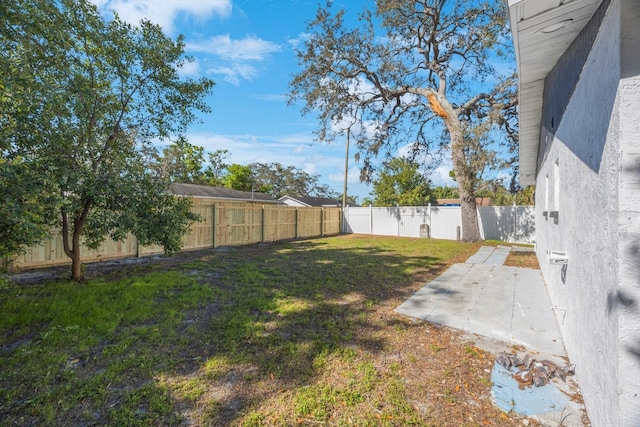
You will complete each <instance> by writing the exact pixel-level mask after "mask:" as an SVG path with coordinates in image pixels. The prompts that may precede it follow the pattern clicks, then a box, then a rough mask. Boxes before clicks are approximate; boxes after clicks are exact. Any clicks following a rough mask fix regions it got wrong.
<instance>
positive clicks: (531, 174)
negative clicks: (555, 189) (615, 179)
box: [506, 0, 603, 185]
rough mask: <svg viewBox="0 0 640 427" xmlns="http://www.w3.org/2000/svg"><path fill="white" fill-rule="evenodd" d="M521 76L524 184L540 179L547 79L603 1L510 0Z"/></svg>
mask: <svg viewBox="0 0 640 427" xmlns="http://www.w3.org/2000/svg"><path fill="white" fill-rule="evenodd" d="M506 1H507V3H508V6H509V18H510V22H511V32H512V34H513V44H514V46H515V51H516V59H517V62H518V75H519V78H520V101H519V106H518V108H519V116H520V154H519V156H520V184H521V185H533V184H535V179H536V169H537V159H538V145H539V143H540V123H541V118H542V95H543V92H544V80H545V77H546V76H547V74H549V71H551V69H552V68H553V67H554V65H555V64H556V63H557V62H558V59H560V57H561V56H562V54H563V53H564V52H565V51H566V50H567V48H568V47H569V45H571V43H572V42H573V41H574V40H575V39H576V37H577V36H578V34H580V32H581V31H582V29H583V28H584V27H585V26H586V24H587V23H588V22H589V20H590V19H591V17H592V16H593V14H594V13H595V11H596V10H597V8H598V6H600V4H601V3H602V1H603V0H573V1H566V0H506Z"/></svg>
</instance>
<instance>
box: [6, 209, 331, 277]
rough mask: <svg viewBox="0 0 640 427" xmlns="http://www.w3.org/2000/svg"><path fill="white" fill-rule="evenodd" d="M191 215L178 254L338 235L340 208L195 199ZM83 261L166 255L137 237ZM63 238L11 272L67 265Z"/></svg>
mask: <svg viewBox="0 0 640 427" xmlns="http://www.w3.org/2000/svg"><path fill="white" fill-rule="evenodd" d="M192 209H193V211H194V212H195V213H197V214H198V215H200V221H197V222H194V223H193V224H192V225H191V227H190V229H189V231H188V232H187V233H186V234H185V235H184V237H183V238H182V243H183V247H182V250H194V249H204V248H211V247H214V248H215V247H218V246H237V245H247V244H252V243H260V242H274V241H278V240H289V239H304V238H309V237H320V236H326V235H335V234H339V233H340V229H341V220H342V212H341V209H340V208H337V207H336V208H319V207H318V208H316V207H310V208H307V207H291V206H284V205H260V204H257V203H251V202H244V203H243V202H219V201H216V200H215V199H206V198H196V197H194V198H193V208H192ZM80 252H81V258H82V261H83V262H93V261H101V260H107V259H115V258H128V257H141V256H146V255H155V254H160V253H163V252H164V249H163V248H162V246H142V245H139V244H138V240H137V239H136V237H135V236H133V235H129V236H128V237H127V239H125V240H124V241H122V242H115V241H113V240H111V239H106V240H105V241H104V242H103V243H102V244H101V245H100V246H99V247H98V248H97V249H89V248H87V247H85V246H83V247H81V250H80ZM70 262H71V261H70V259H69V258H68V257H67V256H66V255H65V253H64V250H63V248H62V237H61V236H60V235H59V234H54V235H53V236H52V237H51V238H50V239H47V240H46V241H43V242H42V243H41V244H40V245H38V246H33V247H31V248H29V249H27V251H26V252H25V253H24V254H22V255H19V256H17V257H16V258H15V259H14V260H13V262H12V263H13V267H14V268H18V269H21V268H34V267H49V266H54V265H62V264H69V263H70Z"/></svg>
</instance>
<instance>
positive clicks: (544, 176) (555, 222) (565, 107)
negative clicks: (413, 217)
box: [536, 0, 620, 426]
mask: <svg viewBox="0 0 640 427" xmlns="http://www.w3.org/2000/svg"><path fill="white" fill-rule="evenodd" d="M605 7H606V5H605ZM619 35H620V0H612V1H611V2H610V4H609V5H608V7H606V9H600V10H599V11H598V12H597V13H596V14H595V15H594V17H593V18H592V20H591V21H590V23H589V24H587V26H586V27H585V29H584V30H583V32H582V33H581V34H580V36H578V38H577V40H576V42H575V43H573V44H572V46H571V47H570V48H569V49H568V50H567V52H566V53H565V54H564V56H563V57H562V58H561V60H560V61H559V62H558V63H557V65H556V66H555V68H554V69H553V70H552V72H551V73H550V74H549V76H548V77H547V80H546V82H545V94H544V103H543V111H542V117H543V118H542V123H541V141H540V147H541V148H540V150H541V151H540V157H539V165H540V166H539V168H538V175H537V179H536V181H537V182H536V185H537V187H536V188H537V191H536V199H537V200H536V242H537V246H536V250H537V253H538V257H539V259H540V261H541V262H540V264H541V270H542V272H543V275H544V278H545V282H546V283H547V287H548V289H549V294H550V296H551V300H552V301H553V305H554V306H555V307H556V308H555V312H556V315H557V317H558V323H559V325H560V328H561V330H562V335H563V339H564V342H565V346H566V350H567V353H568V355H569V358H570V359H571V361H572V362H573V363H575V364H576V375H577V377H578V382H579V384H580V387H581V389H582V393H583V396H584V399H585V404H586V406H587V409H588V411H589V416H590V417H591V421H592V422H593V425H594V426H613V425H618V424H619V423H618V418H619V405H618V350H617V347H618V328H619V325H618V319H617V317H616V316H614V315H612V314H611V312H610V310H609V308H608V301H609V298H610V295H611V294H612V293H615V292H616V291H617V287H618V261H617V260H618V236H617V223H618V203H617V200H618V197H617V193H618V167H619V165H618V148H619V141H618V138H619V129H618V127H619V122H618V121H617V120H616V117H617V116H618V115H619V100H618V99H617V97H616V94H617V90H618V83H619V79H620V69H619V62H620V61H619V58H620V42H619ZM585 49H586V50H585ZM556 94H557V95H558V96H557V98H556ZM547 249H551V250H559V251H565V252H566V253H567V255H568V258H569V262H568V264H567V265H564V266H561V265H550V264H549V262H548V261H547V255H546V251H547Z"/></svg>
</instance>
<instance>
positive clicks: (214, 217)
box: [211, 203, 218, 249]
mask: <svg viewBox="0 0 640 427" xmlns="http://www.w3.org/2000/svg"><path fill="white" fill-rule="evenodd" d="M212 208H213V215H212V218H211V222H212V223H213V227H212V229H213V248H214V249H215V248H217V247H218V242H217V240H218V236H217V233H216V228H217V227H218V205H217V204H216V203H214V204H213V205H212Z"/></svg>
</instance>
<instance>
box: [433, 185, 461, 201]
mask: <svg viewBox="0 0 640 427" xmlns="http://www.w3.org/2000/svg"><path fill="white" fill-rule="evenodd" d="M432 193H433V197H435V198H436V199H458V198H460V193H458V189H457V188H455V187H435V188H434V189H433V190H432Z"/></svg>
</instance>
